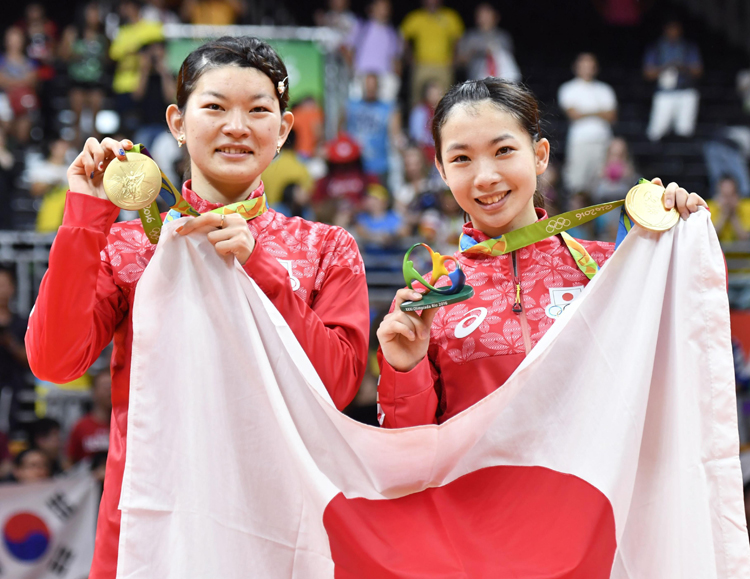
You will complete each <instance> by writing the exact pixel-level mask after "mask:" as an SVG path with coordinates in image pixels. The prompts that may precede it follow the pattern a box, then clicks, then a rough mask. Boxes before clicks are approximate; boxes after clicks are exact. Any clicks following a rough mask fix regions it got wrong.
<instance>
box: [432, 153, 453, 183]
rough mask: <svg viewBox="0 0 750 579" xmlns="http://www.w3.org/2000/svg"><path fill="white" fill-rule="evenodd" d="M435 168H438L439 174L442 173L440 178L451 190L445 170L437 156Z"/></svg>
mask: <svg viewBox="0 0 750 579" xmlns="http://www.w3.org/2000/svg"><path fill="white" fill-rule="evenodd" d="M435 167H437V170H438V173H440V178H441V179H442V180H443V183H445V185H446V186H447V187H448V189H450V187H451V186H450V185H448V179H446V178H445V169H443V164H442V163H441V162H440V161H438V158H437V155H435Z"/></svg>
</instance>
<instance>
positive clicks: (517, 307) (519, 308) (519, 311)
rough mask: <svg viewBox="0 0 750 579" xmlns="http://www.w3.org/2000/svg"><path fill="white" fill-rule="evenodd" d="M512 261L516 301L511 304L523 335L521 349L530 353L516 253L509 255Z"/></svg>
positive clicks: (529, 339) (527, 324) (527, 325)
mask: <svg viewBox="0 0 750 579" xmlns="http://www.w3.org/2000/svg"><path fill="white" fill-rule="evenodd" d="M511 258H512V260H513V283H514V284H515V286H516V301H515V302H514V303H513V308H512V310H513V313H514V314H516V315H518V316H520V322H521V334H522V335H523V348H524V351H525V353H526V354H527V355H528V353H529V352H530V351H531V336H530V332H529V321H528V319H527V318H526V312H525V311H524V309H523V301H522V299H521V278H520V277H518V263H517V262H516V252H515V251H514V252H512V253H511Z"/></svg>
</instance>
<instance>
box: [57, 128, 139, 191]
mask: <svg viewBox="0 0 750 579" xmlns="http://www.w3.org/2000/svg"><path fill="white" fill-rule="evenodd" d="M132 148H133V143H132V142H131V141H128V140H127V139H123V140H122V141H115V140H114V139H110V138H109V137H107V138H106V139H103V140H102V142H101V143H100V142H99V141H97V140H96V139H95V138H94V137H90V138H88V139H86V144H85V145H84V146H83V151H81V152H80V153H79V155H78V156H77V157H76V159H75V161H73V163H72V164H71V165H70V167H68V188H69V189H70V190H71V191H74V192H75V193H83V194H84V195H91V196H92V197H98V198H99V199H107V194H106V193H105V192H104V179H103V177H104V170H105V169H106V168H107V165H109V164H110V163H111V162H112V160H113V159H115V158H117V159H120V160H121V161H125V160H126V157H125V151H129V150H130V149H132Z"/></svg>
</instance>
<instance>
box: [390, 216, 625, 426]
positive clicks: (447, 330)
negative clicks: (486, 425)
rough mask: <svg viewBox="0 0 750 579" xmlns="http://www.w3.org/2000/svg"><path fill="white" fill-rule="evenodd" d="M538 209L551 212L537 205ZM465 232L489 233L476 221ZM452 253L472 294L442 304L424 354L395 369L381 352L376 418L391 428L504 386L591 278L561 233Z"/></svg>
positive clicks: (602, 257)
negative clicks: (494, 252) (504, 250)
mask: <svg viewBox="0 0 750 579" xmlns="http://www.w3.org/2000/svg"><path fill="white" fill-rule="evenodd" d="M537 216H538V218H539V219H545V218H546V217H547V215H546V213H545V212H544V211H542V210H540V209H538V210H537ZM464 233H465V234H467V235H470V236H471V237H473V238H474V239H476V240H477V241H480V242H481V241H484V240H486V239H487V236H486V235H484V234H483V233H481V232H480V231H478V230H475V229H473V228H472V227H471V223H467V224H466V225H465V226H464ZM579 241H580V243H581V244H582V245H583V246H584V247H585V248H586V250H587V251H588V252H589V254H590V255H591V257H592V258H593V259H594V260H595V261H596V262H597V263H598V264H599V265H600V266H601V265H603V264H604V262H605V261H606V260H607V259H609V257H610V256H611V255H612V253H613V252H614V244H612V243H604V242H599V241H583V240H579ZM455 257H456V258H457V259H458V260H459V262H460V263H461V268H462V269H463V270H464V272H465V273H466V282H467V283H468V284H469V285H471V286H472V287H473V288H474V296H473V297H472V298H470V299H469V300H466V301H464V302H460V303H458V304H455V305H449V306H444V307H441V308H440V311H439V312H438V313H437V314H436V315H435V318H434V320H433V322H432V327H431V329H430V345H429V347H428V351H427V356H426V357H425V358H424V359H423V360H422V361H421V362H420V363H419V364H417V365H416V366H415V367H414V368H413V369H412V370H411V371H409V372H398V371H397V370H395V369H394V368H393V367H392V366H390V365H389V364H388V362H386V361H385V359H384V358H383V356H382V354H380V353H379V354H378V358H379V360H380V367H381V375H380V383H379V385H378V403H379V410H378V417H379V420H380V423H381V424H382V425H383V426H384V427H386V428H403V427H406V426H416V425H419V424H439V423H441V422H445V421H446V420H448V419H449V418H450V417H451V416H455V415H456V414H458V413H459V412H461V411H462V410H465V409H466V408H468V407H469V406H471V405H472V404H474V403H475V402H478V401H479V400H481V399H482V398H484V397H485V396H487V395H488V394H489V393H490V392H493V391H494V390H495V389H497V388H499V387H500V386H502V385H503V384H504V383H505V381H506V380H507V379H508V377H510V375H511V374H512V373H513V371H514V370H515V369H516V368H517V367H518V365H519V364H520V363H521V361H522V360H523V359H524V358H525V357H526V354H527V353H528V352H529V351H530V350H531V348H533V347H534V346H535V345H536V343H537V342H538V341H539V340H540V339H541V337H542V336H543V335H544V333H545V332H546V331H547V330H548V329H549V328H550V326H551V325H552V324H553V323H554V321H555V319H556V318H555V316H556V315H559V313H560V312H561V311H562V310H563V308H564V307H565V304H566V303H569V302H571V301H572V300H573V299H575V297H576V296H577V295H578V294H579V293H580V291H581V290H582V288H583V287H584V286H585V285H586V284H587V283H588V282H589V279H588V278H587V277H586V276H585V275H584V274H583V273H582V272H581V270H580V269H579V268H578V266H577V265H576V262H575V260H574V259H573V257H572V256H571V254H570V252H569V251H568V248H567V246H566V245H565V243H564V242H563V241H562V239H561V238H560V237H559V236H554V237H549V238H547V239H544V240H542V241H540V242H538V243H535V244H533V245H530V246H528V247H525V248H523V249H519V250H518V251H515V252H513V253H509V254H506V255H502V256H496V257H492V256H487V255H482V254H479V253H473V254H466V255H464V254H462V253H460V252H458V253H456V254H455ZM519 288H520V291H519ZM518 298H520V300H519V305H520V308H519V307H516V310H519V309H520V311H519V312H518V313H515V312H514V311H513V306H514V304H515V303H516V302H517V299H518Z"/></svg>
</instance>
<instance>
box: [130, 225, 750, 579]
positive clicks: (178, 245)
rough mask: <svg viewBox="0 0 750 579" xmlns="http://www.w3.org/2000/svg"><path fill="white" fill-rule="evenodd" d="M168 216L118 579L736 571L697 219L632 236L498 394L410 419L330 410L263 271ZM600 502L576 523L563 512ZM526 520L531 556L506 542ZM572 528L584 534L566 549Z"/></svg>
mask: <svg viewBox="0 0 750 579" xmlns="http://www.w3.org/2000/svg"><path fill="white" fill-rule="evenodd" d="M177 226H179V222H174V223H170V224H168V225H167V226H166V228H165V231H164V232H163V234H162V236H161V239H160V241H159V246H158V248H157V251H156V254H155V256H154V257H153V259H152V261H151V263H150V264H149V266H148V268H147V269H146V271H145V273H144V275H143V277H142V279H141V281H140V283H139V286H138V292H137V295H136V301H135V310H134V341H133V358H132V360H133V361H132V383H131V394H130V411H129V418H128V420H129V422H128V439H127V447H128V451H127V459H126V466H125V475H124V482H123V490H122V496H121V501H120V507H121V510H122V529H121V536H120V553H119V559H118V577H120V578H123V579H125V578H127V579H140V578H144V579H145V578H152V577H160V578H165V579H166V578H174V579H178V578H179V579H186V578H193V577H195V578H198V577H227V578H235V577H264V578H265V577H269V578H271V577H273V578H306V579H307V578H314V579H318V578H321V579H322V578H333V577H334V576H335V577H337V578H339V577H346V578H349V577H352V578H354V577H358V578H370V577H372V578H373V579H374V578H378V579H382V578H384V577H402V578H415V577H427V576H430V577H445V578H449V577H450V578H469V577H471V578H475V577H488V578H489V577H493V578H497V577H519V576H531V575H532V574H531V573H530V572H528V573H527V574H523V573H524V571H523V570H524V569H525V570H528V569H529V567H528V565H529V564H532V565H535V566H536V569H537V570H538V572H537V571H535V573H536V574H533V576H534V577H539V578H542V577H555V578H563V577H587V579H591V578H597V577H612V578H615V579H626V578H628V579H635V578H656V577H658V578H660V579H666V578H684V577H700V578H702V579H711V578H717V579H729V578H733V579H734V578H737V579H739V578H748V577H750V546H749V544H748V533H747V529H746V526H745V521H744V508H743V503H742V477H741V471H740V462H739V459H738V447H739V443H738V433H737V416H736V406H735V394H734V379H733V366H732V355H731V347H730V334H729V307H728V303H727V296H726V279H725V266H724V260H723V258H722V254H721V250H720V246H719V244H718V240H717V238H716V235H715V232H714V230H713V227H712V225H711V222H710V220H709V216H708V213H707V212H706V211H699V212H698V213H696V214H694V215H692V216H691V217H690V219H689V220H688V221H686V222H685V221H680V223H679V224H678V226H676V227H675V228H674V229H672V230H670V231H668V232H666V233H663V234H656V233H652V232H648V231H645V230H643V229H641V228H639V227H634V229H633V230H632V231H631V232H630V234H629V235H628V236H627V238H626V239H625V241H624V242H623V244H622V245H621V247H620V248H619V249H618V250H617V251H616V252H615V254H614V256H613V257H612V258H611V260H610V261H609V262H608V263H607V264H606V265H605V266H604V267H603V268H602V270H601V271H600V272H599V274H597V276H596V277H595V279H594V280H593V281H592V282H591V283H590V284H589V285H588V286H587V288H586V289H585V291H584V292H583V294H582V295H581V296H580V297H579V298H578V299H577V300H576V302H575V303H574V304H573V305H572V306H571V307H569V308H568V310H566V313H565V314H564V315H563V316H562V317H561V318H560V319H559V320H558V321H557V322H555V324H554V325H553V326H552V328H551V329H550V330H549V331H548V332H547V334H546V335H545V336H544V338H543V339H542V340H541V341H540V342H539V344H538V345H537V346H536V348H535V349H534V350H533V351H532V352H531V353H530V354H529V356H528V357H527V358H526V359H525V360H524V362H523V363H522V364H521V366H520V367H519V368H518V369H517V371H516V372H515V373H514V374H513V376H512V377H511V378H510V379H509V380H508V381H507V382H506V383H505V384H504V385H503V386H502V387H501V388H499V389H498V390H497V391H495V392H494V393H492V394H491V395H489V396H488V397H486V398H485V399H483V400H482V401H480V402H479V403H477V404H475V405H474V406H472V407H471V408H469V409H467V410H466V411H464V412H462V413H461V414H459V415H458V416H456V417H454V418H452V419H451V420H449V421H447V422H446V423H444V424H442V425H439V426H435V425H429V426H420V427H414V428H406V429H400V430H386V429H378V428H373V427H369V426H365V425H362V424H359V423H356V422H354V421H353V420H350V419H349V418H347V417H346V416H344V415H343V414H341V413H339V412H338V411H337V410H336V409H335V408H334V406H333V405H332V403H331V401H330V398H329V397H328V395H327V393H326V391H325V388H324V387H323V385H322V384H321V382H320V379H319V378H318V377H317V375H316V373H315V371H314V369H313V367H312V364H311V363H310V361H309V360H308V359H307V357H306V356H305V354H304V352H303V351H302V349H301V347H300V346H299V344H298V343H297V341H296V339H295V338H294V336H293V334H292V332H291V330H290V329H289V328H288V326H287V325H286V323H285V322H284V319H283V317H282V316H281V314H280V313H279V312H278V311H276V309H275V308H274V307H273V305H272V304H271V303H270V301H269V300H268V299H267V297H266V296H265V295H264V294H263V293H262V292H261V291H260V290H259V288H258V287H257V286H256V284H255V283H254V282H253V281H252V280H251V279H250V278H249V277H248V276H247V275H246V274H245V272H244V271H243V270H242V269H241V268H240V267H239V265H238V264H237V263H236V262H235V261H234V260H223V259H221V258H220V257H218V256H217V254H216V253H215V250H214V248H213V246H212V245H211V244H210V243H209V242H208V241H207V239H206V238H205V236H201V235H193V236H189V237H187V238H182V237H177V236H175V235H173V229H174V228H175V227H177ZM251 259H252V257H251ZM467 380H469V381H470V377H467ZM489 473H491V476H498V477H500V478H499V479H497V480H500V481H501V482H502V481H506V482H507V481H512V480H516V481H518V480H521V481H523V484H516V486H512V484H511V483H510V482H509V483H508V484H509V485H511V486H509V487H508V488H512V489H514V490H513V493H516V494H513V493H510V495H512V497H511V499H512V502H511V503H508V505H505V506H504V507H503V508H494V507H495V502H496V501H497V500H501V501H506V500H511V499H509V498H508V497H507V496H506V495H507V494H509V493H506V495H503V496H500V498H495V499H492V500H485V499H482V500H479V499H476V500H474V499H475V498H476V497H480V496H481V497H483V496H489V495H484V494H482V493H485V492H490V493H491V492H493V491H492V489H487V488H486V487H487V485H486V484H484V483H483V481H485V480H489V479H484V478H482V477H484V476H485V475H487V476H490V474H489ZM519 473H520V476H521V478H520V479H518V478H513V477H516V476H517V475H518V474H519ZM492 480H495V479H492ZM534 480H538V481H542V482H539V483H538V484H539V485H541V486H534V485H536V484H537V483H536V482H529V481H534ZM550 481H551V482H550ZM493 484H494V483H493ZM502 484H505V482H502ZM461 485H464V486H461ZM467 485H468V486H467ZM483 485H484V486H483ZM544 485H547V486H544ZM465 488H469V489H471V490H470V492H465V491H461V492H458V493H455V492H453V491H452V489H465ZM558 488H560V489H562V488H567V489H568V490H565V491H564V493H563V494H561V495H560V496H559V499H558V498H554V497H557V495H556V494H555V493H556V492H557V490H556V489H558ZM538 489H546V490H544V492H541V491H539V490H538ZM524 495H525V496H524ZM493 496H494V495H493ZM550 496H551V497H553V498H554V500H553V502H552V508H551V509H550V508H547V507H544V508H539V504H540V503H539V501H540V500H542V499H545V500H546V498H549V497H550ZM425 497H428V498H429V500H427V499H426V498H425ZM571 497H572V498H571ZM423 499H424V500H423ZM571 501H572V503H571ZM575 501H579V502H580V504H579V505H576V504H575ZM596 501H599V503H600V504H601V505H602V506H601V508H599V507H597V508H598V509H599V510H598V511H597V512H596V513H593V515H592V518H591V523H590V526H589V527H586V525H587V524H588V523H580V522H578V521H577V519H578V518H579V517H577V516H576V513H578V512H579V507H580V512H583V510H585V509H586V508H589V506H590V505H592V504H594V503H595V502H596ZM422 504H424V505H429V508H426V507H422V506H420V505H422ZM571 504H572V507H571ZM597 504H598V503H597ZM441 505H444V506H442V507H441ZM558 507H559V509H560V510H559V512H558V513H555V512H550V510H555V509H557V508H558ZM571 508H573V510H572V513H573V514H572V515H571V512H570V511H567V512H566V511H565V509H571ZM408 509H416V510H412V511H408ZM441 509H442V510H441ZM523 509H528V512H523ZM427 511H429V513H428V512H427ZM406 512H409V513H410V514H409V516H408V518H404V513H406ZM357 513H360V514H362V517H361V519H357V518H356V517H357V516H358V515H357ZM566 513H567V514H566ZM423 516H424V517H426V518H425V521H426V522H425V524H424V526H423V527H421V528H419V527H418V526H419V525H420V524H422V523H421V520H422V519H421V518H422V517H423ZM503 517H511V518H512V517H515V518H512V521H511V522H512V525H505V527H504V526H503V525H504V522H503V521H502V520H501V519H502V518H503ZM535 517H536V518H538V519H539V521H537V522H535V521H533V520H532V519H534V518H535ZM566 518H567V519H566ZM580 518H581V520H583V519H584V518H585V517H584V515H581V517H580ZM509 520H511V519H509ZM435 521H438V522H439V523H440V525H442V526H439V528H438V527H436V526H435V524H436V523H435ZM467 521H468V523H467ZM488 521H489V522H488ZM454 524H455V526H456V528H458V527H460V526H461V525H468V527H467V529H466V532H464V531H463V530H462V531H461V533H459V534H456V535H451V533H452V532H453V530H452V527H453V526H454ZM534 524H537V526H536V527H534V528H533V529H532V531H529V532H530V533H531V534H530V535H529V537H531V539H530V540H531V541H538V544H537V545H536V546H535V547H534V549H535V550H534V552H533V553H532V554H524V553H523V551H524V549H526V548H527V547H526V546H525V544H526V543H527V541H524V542H522V543H518V544H516V543H513V537H514V536H515V532H516V531H518V532H526V531H525V530H524V529H526V527H528V526H529V525H532V526H533V525H534ZM409 525H416V526H415V527H413V528H412V527H409ZM506 527H510V530H509V531H508V530H507V529H506ZM520 527H523V529H521V528H520ZM528 528H529V529H531V527H528ZM555 529H558V530H559V531H560V532H559V533H558V534H557V535H553V534H549V533H553V531H554V532H557V531H555ZM568 529H571V530H570V532H568ZM505 532H508V535H507V537H508V538H507V540H506V539H502V541H505V542H503V543H501V542H500V541H501V539H497V537H501V536H502V537H506V535H502V533H505ZM488 533H500V535H492V536H491V537H490V538H491V539H492V541H495V543H490V544H489V546H488V544H487V540H488V537H489V536H490V535H488ZM575 533H579V535H575ZM568 535H574V536H576V537H578V536H580V537H581V539H580V541H579V540H578V539H575V541H574V542H573V543H571V544H570V545H572V547H571V546H565V548H562V547H563V544H564V541H567V540H569V538H568ZM442 536H446V537H449V539H448V544H449V545H450V548H447V549H442V548H440V547H439V542H440V540H441V537H442ZM605 536H606V537H605ZM394 537H395V538H396V540H395V541H394ZM550 537H557V538H554V539H551V538H550ZM605 538H606V540H605ZM584 540H585V541H587V542H583V541H584ZM608 541H609V543H608ZM579 542H580V544H581V545H583V546H582V547H581V548H580V549H579V551H580V552H577V553H574V560H573V559H571V557H573V555H571V552H572V551H575V549H576V546H577V545H578V543H579ZM610 543H611V544H610ZM435 545H438V547H435V551H434V554H433V555H430V557H429V560H428V559H425V558H424V557H423V554H422V553H421V552H423V551H424V552H428V551H429V549H431V548H432V547H434V546H435ZM565 545H568V544H567V543H565ZM558 547H559V548H558ZM563 551H564V552H563ZM444 552H445V553H444ZM443 556H445V561H444V562H442V563H441V562H440V561H442V559H441V557H443ZM524 557H527V559H524ZM528 557H531V559H528ZM532 559H533V561H532ZM426 561H427V562H426ZM435 561H437V563H435V564H436V565H437V564H438V563H440V565H442V567H440V570H430V569H428V568H427V567H426V565H429V564H432V563H434V562H435ZM529 561H532V562H531V563H529ZM571 561H572V562H571ZM563 568H564V569H565V570H563Z"/></svg>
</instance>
